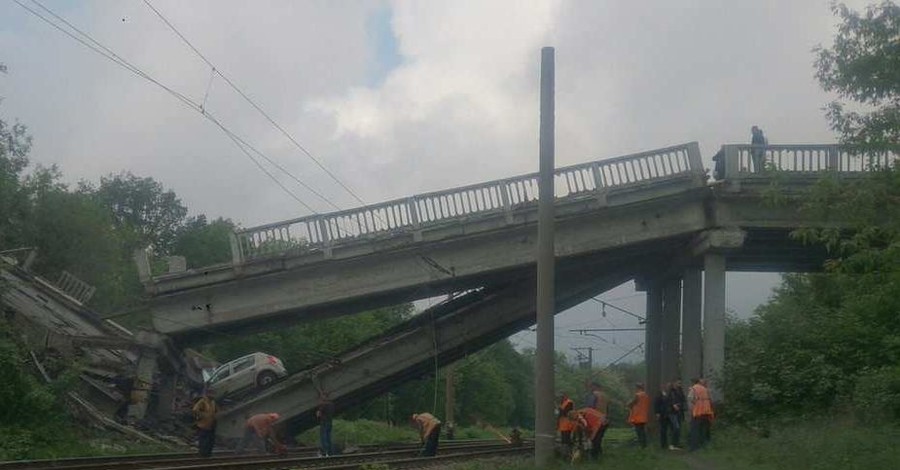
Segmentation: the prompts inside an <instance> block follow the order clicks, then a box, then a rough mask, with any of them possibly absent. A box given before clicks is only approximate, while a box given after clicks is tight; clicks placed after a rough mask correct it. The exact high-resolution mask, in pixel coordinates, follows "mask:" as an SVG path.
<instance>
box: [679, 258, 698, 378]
mask: <svg viewBox="0 0 900 470" xmlns="http://www.w3.org/2000/svg"><path fill="white" fill-rule="evenodd" d="M682 283H683V289H684V290H683V292H684V295H683V303H682V306H683V308H682V325H681V331H682V336H681V342H682V348H681V380H682V382H683V383H685V384H690V383H691V379H692V378H695V377H697V378H699V377H700V376H702V375H703V372H702V370H703V369H702V362H701V361H702V357H703V346H702V343H701V335H700V329H701V321H700V319H701V318H702V317H703V315H702V306H703V283H702V273H701V271H700V270H699V269H696V268H690V269H687V270H685V272H684V280H683V282H682Z"/></svg>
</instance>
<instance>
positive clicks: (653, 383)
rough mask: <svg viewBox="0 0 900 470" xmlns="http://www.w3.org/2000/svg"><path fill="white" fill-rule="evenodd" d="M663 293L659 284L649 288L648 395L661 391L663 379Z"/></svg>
mask: <svg viewBox="0 0 900 470" xmlns="http://www.w3.org/2000/svg"><path fill="white" fill-rule="evenodd" d="M662 309H663V291H662V286H661V285H660V284H659V283H653V284H650V285H649V286H647V323H646V325H645V327H646V329H645V331H644V362H645V363H646V365H647V380H646V383H645V386H646V390H647V392H648V393H651V392H654V391H656V390H659V384H660V380H661V378H662V362H661V361H662V315H663V311H662Z"/></svg>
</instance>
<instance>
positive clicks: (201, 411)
mask: <svg viewBox="0 0 900 470" xmlns="http://www.w3.org/2000/svg"><path fill="white" fill-rule="evenodd" d="M193 412H194V425H195V426H197V450H198V451H199V452H200V457H209V456H211V455H212V451H213V446H214V445H215V443H216V413H217V412H218V408H217V407H216V400H215V399H213V391H212V390H210V389H209V387H207V388H204V389H203V396H201V397H200V398H199V399H198V400H197V403H194V407H193Z"/></svg>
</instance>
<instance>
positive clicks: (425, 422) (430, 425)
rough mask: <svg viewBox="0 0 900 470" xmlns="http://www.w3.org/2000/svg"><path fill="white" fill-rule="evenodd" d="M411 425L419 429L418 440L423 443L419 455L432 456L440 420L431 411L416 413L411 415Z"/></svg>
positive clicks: (438, 435) (439, 429)
mask: <svg viewBox="0 0 900 470" xmlns="http://www.w3.org/2000/svg"><path fill="white" fill-rule="evenodd" d="M412 425H413V426H414V427H415V428H416V429H417V430H418V431H419V441H420V442H421V443H423V444H424V445H425V447H424V448H423V449H422V453H421V454H420V455H421V456H422V457H434V456H435V455H436V454H437V448H438V439H439V438H440V435H441V420H439V419H437V418H435V417H434V415H432V414H431V413H417V414H414V415H412Z"/></svg>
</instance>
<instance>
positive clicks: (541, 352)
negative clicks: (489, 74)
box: [534, 47, 556, 467]
mask: <svg viewBox="0 0 900 470" xmlns="http://www.w3.org/2000/svg"><path fill="white" fill-rule="evenodd" d="M554 62H555V61H554V50H553V48H552V47H545V48H543V49H541V135H540V161H541V163H540V178H539V179H538V250H537V301H536V307H537V352H536V357H535V363H534V367H535V373H534V379H535V383H534V400H535V405H534V417H535V425H534V460H535V464H536V465H537V466H538V467H544V466H546V465H548V464H549V463H550V460H551V459H552V458H553V442H554V439H555V438H556V426H555V425H554V424H555V423H554V419H553V410H554V407H555V403H554V396H553V394H554V388H555V384H554V377H553V360H554V357H555V355H556V353H555V351H554V344H553V331H554V330H553V315H554V313H556V312H555V310H556V305H555V304H554V295H555V293H554V286H553V283H554V278H555V276H554V274H555V259H554V251H553V229H554V227H553V223H554V220H553V219H554V214H553V202H554V201H553V198H554V193H553V167H554V163H553V158H554V155H553V153H554V149H555V144H554V139H555V137H554V134H555V130H554V117H555V116H554V107H555V97H554V88H555V77H554V75H555V64H554Z"/></svg>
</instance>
